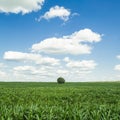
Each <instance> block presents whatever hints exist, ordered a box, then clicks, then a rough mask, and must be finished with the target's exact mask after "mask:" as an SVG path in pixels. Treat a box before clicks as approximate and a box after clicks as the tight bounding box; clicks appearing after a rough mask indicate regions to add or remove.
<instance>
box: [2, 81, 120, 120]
mask: <svg viewBox="0 0 120 120" xmlns="http://www.w3.org/2000/svg"><path fill="white" fill-rule="evenodd" d="M0 120H120V83H119V82H104V83H99V82H98V83H65V84H57V83H4V82H1V83H0Z"/></svg>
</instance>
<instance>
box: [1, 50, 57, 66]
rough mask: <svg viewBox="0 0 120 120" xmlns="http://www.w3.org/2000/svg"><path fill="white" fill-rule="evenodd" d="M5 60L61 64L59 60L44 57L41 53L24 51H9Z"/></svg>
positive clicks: (5, 54) (5, 55)
mask: <svg viewBox="0 0 120 120" xmlns="http://www.w3.org/2000/svg"><path fill="white" fill-rule="evenodd" d="M3 58H4V59H5V60H11V61H23V62H34V63H36V64H46V65H47V64H48V65H59V60H58V59H55V58H50V57H43V56H41V55H39V54H32V53H22V52H14V51H7V52H5V53H4V57H3Z"/></svg>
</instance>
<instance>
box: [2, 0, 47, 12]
mask: <svg viewBox="0 0 120 120" xmlns="http://www.w3.org/2000/svg"><path fill="white" fill-rule="evenodd" d="M44 1H45V0H0V12H2V13H15V14H18V13H22V14H26V13H30V12H32V11H38V10H40V9H41V6H42V5H43V3H44Z"/></svg>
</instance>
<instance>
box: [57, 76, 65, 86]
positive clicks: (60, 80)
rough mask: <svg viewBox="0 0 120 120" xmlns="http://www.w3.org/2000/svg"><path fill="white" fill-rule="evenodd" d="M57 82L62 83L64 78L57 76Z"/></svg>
mask: <svg viewBox="0 0 120 120" xmlns="http://www.w3.org/2000/svg"><path fill="white" fill-rule="evenodd" d="M57 83H59V84H63V83H65V79H64V78H63V77H59V78H58V79H57Z"/></svg>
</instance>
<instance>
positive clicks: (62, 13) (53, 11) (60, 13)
mask: <svg viewBox="0 0 120 120" xmlns="http://www.w3.org/2000/svg"><path fill="white" fill-rule="evenodd" d="M70 14H71V12H70V10H69V9H65V8H64V7H60V6H57V5H56V6H54V7H52V8H50V10H49V11H48V12H46V13H45V14H44V15H43V16H41V17H40V18H39V19H38V21H40V20H41V19H46V20H49V19H52V18H56V17H58V18H60V19H61V20H63V21H67V20H68V19H69V16H70Z"/></svg>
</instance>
